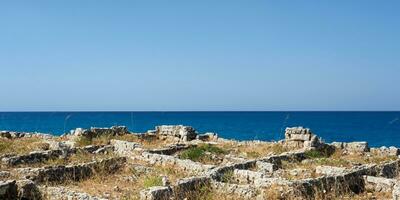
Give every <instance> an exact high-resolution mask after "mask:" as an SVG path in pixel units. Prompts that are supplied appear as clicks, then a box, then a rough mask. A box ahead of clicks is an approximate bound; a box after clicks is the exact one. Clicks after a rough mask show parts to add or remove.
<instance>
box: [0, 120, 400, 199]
mask: <svg viewBox="0 0 400 200" xmlns="http://www.w3.org/2000/svg"><path fill="white" fill-rule="evenodd" d="M399 152H400V150H399V149H397V148H395V147H389V148H387V147H381V148H369V147H368V144H367V143H366V142H351V143H342V142H334V143H331V144H327V143H324V142H323V141H322V140H321V139H320V138H318V137H317V135H315V134H314V133H312V132H311V131H310V130H309V129H306V128H302V127H293V128H287V129H286V131H285V139H284V140H282V141H278V142H262V141H234V140H226V139H223V138H218V136H217V135H216V134H214V133H205V134H199V133H197V132H196V131H195V130H194V129H193V128H192V127H188V126H158V127H156V128H155V130H150V131H148V132H147V133H140V134H133V133H130V132H129V131H128V130H127V129H126V127H120V126H116V127H111V128H91V129H88V130H85V129H76V130H73V131H71V133H69V134H65V135H62V136H59V137H56V136H52V135H47V134H40V133H18V132H10V131H2V132H0V160H1V165H0V199H34V200H35V199H82V200H83V199H85V200H89V199H93V200H94V199H142V200H151V199H154V200H155V199H160V200H167V199H221V200H223V199H400V181H399V179H398V176H399V170H400V168H399V166H400V160H399V157H398V156H399Z"/></svg>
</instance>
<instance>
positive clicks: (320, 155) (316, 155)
mask: <svg viewBox="0 0 400 200" xmlns="http://www.w3.org/2000/svg"><path fill="white" fill-rule="evenodd" d="M304 154H305V156H306V158H311V159H312V158H326V157H328V156H329V155H327V153H325V152H321V151H317V150H309V151H306V152H304Z"/></svg>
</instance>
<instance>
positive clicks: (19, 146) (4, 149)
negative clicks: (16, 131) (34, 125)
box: [0, 137, 48, 155]
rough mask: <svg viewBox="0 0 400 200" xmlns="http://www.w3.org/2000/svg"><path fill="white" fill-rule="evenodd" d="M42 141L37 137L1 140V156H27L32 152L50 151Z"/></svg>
mask: <svg viewBox="0 0 400 200" xmlns="http://www.w3.org/2000/svg"><path fill="white" fill-rule="evenodd" d="M46 144H47V143H46ZM46 144H45V143H44V142H43V140H42V139H40V138H37V137H31V138H18V139H6V138H0V155H4V154H26V153H29V152H31V151H38V150H43V148H44V149H46V148H47V149H48V145H46Z"/></svg>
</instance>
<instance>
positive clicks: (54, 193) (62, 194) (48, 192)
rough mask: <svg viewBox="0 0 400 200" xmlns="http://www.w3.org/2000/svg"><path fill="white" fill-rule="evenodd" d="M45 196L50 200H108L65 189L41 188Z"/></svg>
mask: <svg viewBox="0 0 400 200" xmlns="http://www.w3.org/2000/svg"><path fill="white" fill-rule="evenodd" d="M40 189H41V192H42V193H43V196H44V197H45V198H46V199H48V200H60V199H76V200H107V199H103V198H100V197H95V196H91V195H89V194H87V193H83V192H77V191H73V190H70V189H67V188H65V187H41V188H40Z"/></svg>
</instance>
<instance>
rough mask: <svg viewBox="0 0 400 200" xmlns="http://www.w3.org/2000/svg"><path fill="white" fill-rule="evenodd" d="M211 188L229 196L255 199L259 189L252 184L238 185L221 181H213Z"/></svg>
mask: <svg viewBox="0 0 400 200" xmlns="http://www.w3.org/2000/svg"><path fill="white" fill-rule="evenodd" d="M212 188H213V190H215V191H219V192H221V193H222V194H226V195H227V196H229V197H231V198H232V197H235V198H238V199H246V200H252V199H256V196H257V195H258V193H259V191H258V190H257V188H256V187H255V186H253V185H238V184H231V183H223V182H213V183H212Z"/></svg>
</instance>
